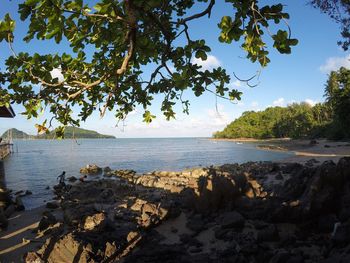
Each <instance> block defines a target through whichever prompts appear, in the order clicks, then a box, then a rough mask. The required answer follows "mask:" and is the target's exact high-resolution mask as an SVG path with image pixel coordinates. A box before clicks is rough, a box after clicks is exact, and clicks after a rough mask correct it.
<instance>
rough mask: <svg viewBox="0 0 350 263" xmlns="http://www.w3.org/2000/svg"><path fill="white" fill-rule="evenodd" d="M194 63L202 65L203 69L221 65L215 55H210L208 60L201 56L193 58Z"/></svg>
mask: <svg viewBox="0 0 350 263" xmlns="http://www.w3.org/2000/svg"><path fill="white" fill-rule="evenodd" d="M192 63H193V64H197V65H198V66H202V68H201V69H202V70H210V69H213V68H216V67H219V66H221V62H220V61H219V60H218V59H217V58H216V57H215V56H213V55H208V57H207V60H202V59H201V58H194V59H192Z"/></svg>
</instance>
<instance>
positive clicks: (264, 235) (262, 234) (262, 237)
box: [257, 224, 279, 242]
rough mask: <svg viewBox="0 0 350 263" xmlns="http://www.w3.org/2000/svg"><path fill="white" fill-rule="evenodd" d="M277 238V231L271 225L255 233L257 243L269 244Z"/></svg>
mask: <svg viewBox="0 0 350 263" xmlns="http://www.w3.org/2000/svg"><path fill="white" fill-rule="evenodd" d="M278 238H279V237H278V231H277V229H276V226H275V225H273V224H269V225H267V226H266V227H263V228H261V229H259V230H258V231H257V239H258V242H271V241H276V240H278Z"/></svg>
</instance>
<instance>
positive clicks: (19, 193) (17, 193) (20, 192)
mask: <svg viewBox="0 0 350 263" xmlns="http://www.w3.org/2000/svg"><path fill="white" fill-rule="evenodd" d="M23 193H24V191H23V190H20V191H17V192H16V193H15V195H21V194H23Z"/></svg>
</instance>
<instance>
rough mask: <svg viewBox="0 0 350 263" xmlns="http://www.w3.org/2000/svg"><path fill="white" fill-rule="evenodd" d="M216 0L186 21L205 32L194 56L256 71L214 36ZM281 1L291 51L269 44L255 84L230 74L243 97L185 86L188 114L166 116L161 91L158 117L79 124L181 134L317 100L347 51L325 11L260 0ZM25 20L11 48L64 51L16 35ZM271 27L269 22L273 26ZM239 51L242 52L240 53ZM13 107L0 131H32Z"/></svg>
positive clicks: (4, 51)
mask: <svg viewBox="0 0 350 263" xmlns="http://www.w3.org/2000/svg"><path fill="white" fill-rule="evenodd" d="M18 2H19V1H7V0H0V5H1V9H0V17H3V16H4V14H5V13H7V12H9V13H10V14H11V16H12V17H13V18H15V19H17V18H18V17H17V15H16V12H15V11H16V8H17V4H18ZM223 2H224V1H218V4H217V5H216V6H215V8H214V10H213V12H212V17H211V19H210V20H208V19H203V20H200V21H195V22H192V23H191V24H190V27H191V31H190V32H191V36H192V38H205V39H206V41H207V43H208V45H209V46H211V48H212V52H211V54H210V56H209V57H208V60H207V61H205V62H201V61H199V62H198V63H200V64H202V65H203V67H207V68H211V67H214V66H218V65H220V66H223V67H224V68H226V69H227V71H228V72H229V73H230V74H232V72H235V73H236V74H237V75H238V76H239V77H241V78H247V77H250V76H252V75H254V74H255V72H257V71H258V70H259V69H260V67H259V65H257V64H252V63H251V62H249V61H248V60H247V59H244V53H243V52H242V51H241V50H240V48H239V47H238V44H235V43H233V44H231V45H227V44H222V43H219V42H218V41H217V37H218V34H219V29H218V28H217V23H218V22H219V21H220V18H221V16H223V15H232V14H231V13H230V9H229V8H228V7H229V5H228V4H225V3H223ZM277 2H282V3H283V4H284V5H285V10H286V11H287V12H288V13H289V14H290V16H291V18H290V20H289V25H290V27H291V28H292V36H293V37H295V38H297V39H298V40H299V44H298V46H297V47H295V48H293V51H292V54H291V55H281V54H279V53H278V52H277V51H275V50H273V49H270V51H271V53H270V58H271V61H272V62H271V63H270V64H269V66H268V67H267V68H265V69H263V70H262V72H261V74H260V78H259V81H258V83H259V85H258V86H257V87H255V88H249V87H247V86H245V85H244V83H240V82H239V81H238V80H235V79H234V77H233V75H232V83H231V85H232V86H235V87H237V88H238V89H240V90H241V91H242V92H243V97H242V100H241V101H240V102H239V103H237V104H232V103H230V102H228V101H226V100H222V99H217V100H216V98H215V96H214V95H213V94H206V95H204V96H202V97H199V98H196V97H194V96H193V95H192V94H191V93H190V92H188V93H186V94H185V95H186V96H187V98H188V99H190V101H191V106H190V115H185V114H182V113H181V109H180V107H178V108H177V109H178V110H177V113H178V114H177V118H176V120H172V121H170V122H168V121H166V120H165V119H164V117H163V116H162V114H161V113H160V111H159V108H160V104H159V103H160V99H161V98H160V97H159V98H156V99H155V101H154V105H152V107H151V111H152V113H154V114H155V115H156V116H157V118H156V120H155V121H154V122H152V124H150V125H148V124H145V123H143V122H142V114H143V111H142V109H141V108H137V109H136V110H135V111H134V112H133V113H132V114H130V116H129V117H128V118H127V119H126V121H125V122H124V123H119V125H117V126H116V124H117V121H116V120H115V119H114V117H113V114H107V115H106V116H105V117H104V118H103V119H100V117H99V115H98V113H96V114H94V115H93V116H91V118H90V119H89V120H88V121H87V122H86V123H82V124H81V127H83V128H87V129H93V130H97V131H98V132H101V133H105V134H112V135H115V136H117V137H183V136H211V135H212V133H213V132H215V131H217V130H221V129H222V128H224V127H225V126H226V125H227V124H228V123H230V122H231V121H232V120H234V119H235V118H237V117H239V116H240V114H241V113H242V112H244V111H247V110H262V109H264V108H266V107H268V106H276V105H278V106H284V105H287V104H288V103H291V102H301V101H307V102H309V103H311V104H313V103H316V102H322V101H323V100H324V98H323V92H324V85H325V82H326V80H327V74H328V73H329V72H330V71H331V70H336V69H338V68H339V67H340V66H345V67H350V62H349V59H350V56H349V53H346V52H344V51H342V50H341V49H340V48H339V47H338V45H337V41H338V40H339V39H340V33H339V32H340V29H339V25H337V24H336V23H334V22H333V21H332V20H330V18H329V17H327V16H326V15H323V14H321V13H320V11H319V10H316V9H313V8H312V7H311V6H307V5H306V1H261V3H262V4H265V3H269V4H272V3H277ZM25 30H26V28H25V26H23V24H22V23H20V22H19V23H17V28H16V33H15V37H16V39H15V44H14V46H15V49H16V50H17V51H23V50H24V51H27V52H40V53H50V52H51V53H54V52H57V50H59V52H67V51H68V49H67V45H65V44H63V45H61V46H59V47H58V46H57V45H55V44H54V43H52V42H45V43H42V42H39V41H33V42H30V43H23V42H22V41H21V38H22V37H23V36H24V34H25ZM272 30H273V28H272ZM0 50H1V53H0V67H1V68H3V65H4V59H5V58H6V57H7V56H9V55H10V51H9V48H8V46H7V45H6V44H4V43H1V44H0ZM242 57H243V58H242ZM14 110H15V111H16V113H17V116H16V118H15V119H0V134H1V133H2V132H3V131H5V130H6V129H8V128H11V127H16V128H18V129H21V130H23V131H25V132H28V133H31V134H35V132H36V130H35V128H34V125H35V123H39V122H40V120H41V119H44V118H45V116H41V117H40V119H39V120H35V119H34V120H26V118H25V117H23V116H21V114H20V112H22V111H23V108H22V107H21V106H18V105H14Z"/></svg>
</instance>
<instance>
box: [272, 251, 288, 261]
mask: <svg viewBox="0 0 350 263" xmlns="http://www.w3.org/2000/svg"><path fill="white" fill-rule="evenodd" d="M290 258H291V255H290V253H288V252H286V251H279V252H277V254H275V255H274V256H273V257H272V258H271V260H270V261H269V263H285V262H287V261H288V260H289V259H290Z"/></svg>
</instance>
